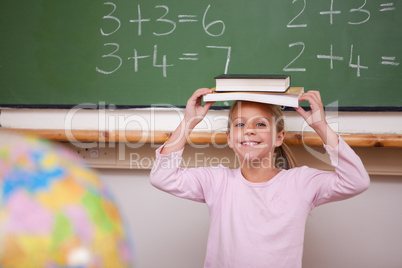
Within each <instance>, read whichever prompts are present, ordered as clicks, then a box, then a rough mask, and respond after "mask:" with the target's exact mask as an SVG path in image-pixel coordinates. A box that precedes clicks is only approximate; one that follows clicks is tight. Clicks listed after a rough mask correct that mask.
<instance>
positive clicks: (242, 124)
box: [235, 123, 245, 127]
mask: <svg viewBox="0 0 402 268" xmlns="http://www.w3.org/2000/svg"><path fill="white" fill-rule="evenodd" d="M235 126H236V127H244V126H245V124H244V123H237V124H236V125H235Z"/></svg>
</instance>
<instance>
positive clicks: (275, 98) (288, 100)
mask: <svg viewBox="0 0 402 268" xmlns="http://www.w3.org/2000/svg"><path fill="white" fill-rule="evenodd" d="M303 92H304V88H303V87H290V88H289V89H288V90H287V91H286V92H284V93H275V92H273V93H266V92H244V91H243V92H217V91H214V92H213V93H211V94H207V95H205V96H204V97H203V101H204V102H208V101H235V100H243V101H253V102H262V103H269V104H275V105H281V106H289V107H298V106H299V97H300V96H301V94H303Z"/></svg>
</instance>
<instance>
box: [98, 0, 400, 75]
mask: <svg viewBox="0 0 402 268" xmlns="http://www.w3.org/2000/svg"><path fill="white" fill-rule="evenodd" d="M325 1H326V3H327V7H326V8H324V9H322V10H319V11H314V12H315V13H313V12H312V11H311V10H309V8H311V5H308V4H307V3H308V0H288V3H287V5H288V7H290V8H291V9H292V11H295V14H296V15H294V16H293V17H289V18H288V19H287V21H286V23H285V24H283V25H282V26H278V25H264V26H268V27H284V29H286V30H285V31H286V32H287V33H288V36H293V35H294V32H295V31H302V30H303V29H306V28H309V27H312V26H315V27H317V25H311V23H312V22H311V21H309V20H308V18H309V17H310V16H311V14H313V15H314V14H315V16H317V17H320V18H322V19H321V20H320V21H321V22H322V21H325V22H326V25H320V26H321V27H328V31H331V28H330V27H332V26H333V25H336V24H338V25H339V24H340V23H344V24H345V27H356V28H358V27H362V25H364V24H367V23H369V22H370V20H372V16H373V15H375V16H376V17H379V16H385V17H386V16H388V14H393V13H394V12H396V11H397V8H396V5H395V3H394V2H387V1H384V2H380V3H376V4H373V3H371V5H370V6H369V5H368V4H367V0H361V1H360V2H359V4H357V5H356V6H354V7H349V8H344V7H343V8H339V7H338V4H339V3H340V2H341V0H325ZM321 3H323V2H321ZM103 5H104V6H105V9H106V10H107V12H105V15H104V16H103V17H102V22H103V25H104V27H103V28H101V29H100V34H101V35H102V36H104V37H109V36H111V37H113V36H114V35H115V34H116V33H117V32H119V31H120V29H121V26H122V24H123V23H124V24H126V25H128V26H129V27H131V28H133V29H134V31H133V32H134V33H135V35H136V36H137V37H138V38H141V37H142V36H145V35H153V36H154V37H157V38H163V36H169V35H172V34H180V33H177V31H178V29H180V27H181V26H182V25H197V28H198V29H202V33H203V34H205V36H207V37H212V38H217V39H214V40H219V41H222V40H223V41H224V40H225V39H223V38H224V36H225V34H226V32H227V27H231V25H226V24H227V23H226V22H225V21H224V20H222V19H220V18H214V16H216V15H211V13H212V12H211V11H212V10H213V9H214V6H211V4H207V5H205V7H204V8H205V9H203V10H202V12H201V13H202V15H199V14H197V12H194V13H193V12H185V13H182V14H178V15H177V13H175V12H172V11H171V9H170V7H169V6H167V5H155V6H152V7H151V8H150V7H149V6H148V7H147V8H144V7H143V6H142V5H140V4H138V5H136V10H135V12H133V17H132V18H130V19H125V20H124V21H122V20H121V19H120V18H119V17H118V16H117V15H116V13H117V12H116V10H118V9H119V8H120V7H119V6H118V5H117V4H116V3H114V2H105V3H103ZM340 6H344V5H340ZM122 8H123V7H122ZM177 9H179V8H177V7H176V8H175V11H178V10H177ZM259 12H262V13H264V10H261V11H259ZM344 13H348V14H349V16H347V20H342V21H338V20H337V18H338V17H337V16H339V15H341V14H344ZM150 14H152V15H150ZM212 14H214V13H212ZM106 26H108V27H106ZM199 26H201V27H199ZM401 26H402V25H401ZM152 27H154V28H152ZM250 27H255V26H250ZM258 27H261V25H258ZM144 29H146V32H144ZM150 29H151V30H150ZM162 29H163V30H162ZM237 38H240V39H241V38H242V36H241V31H239V37H237ZM160 40H161V41H162V39H160ZM230 40H231V39H230ZM278 42H279V41H278ZM217 44H219V45H217ZM217 44H215V45H214V44H210V45H207V46H202V47H199V48H198V49H194V50H191V51H188V49H183V51H182V52H181V53H180V55H177V53H176V54H166V53H161V51H164V48H163V46H164V44H157V43H156V42H155V43H153V44H148V48H144V47H141V48H136V47H133V48H132V49H131V52H130V54H127V52H124V53H126V54H124V55H123V53H122V52H121V49H120V44H119V43H118V42H117V41H116V42H107V43H104V44H103V45H104V51H106V52H105V53H104V54H103V55H100V57H101V58H102V59H103V60H105V61H106V60H107V61H108V62H109V64H105V66H107V67H99V66H97V67H96V68H95V69H96V71H97V72H99V73H101V74H105V75H109V74H113V73H115V72H117V71H118V70H119V69H121V67H122V66H123V65H129V66H132V67H131V68H132V71H133V72H134V73H138V72H140V70H141V69H144V68H145V69H146V68H149V67H152V68H160V69H161V76H162V77H168V74H169V70H170V68H172V67H174V66H177V65H179V64H180V62H197V61H199V60H200V59H201V58H203V57H205V54H207V53H210V52H206V51H208V50H210V51H216V53H217V54H216V58H217V60H218V61H220V60H221V59H222V65H224V69H223V70H222V71H223V72H224V73H228V70H229V65H230V64H231V60H233V59H237V58H241V57H244V55H239V54H238V51H239V50H238V49H234V47H233V45H230V44H227V45H221V44H220V43H219V42H217ZM286 46H287V47H286ZM346 47H347V50H346V49H345V48H339V45H338V47H337V46H336V44H333V43H331V42H330V41H329V42H328V46H327V48H325V49H323V51H316V50H317V49H316V48H314V50H315V51H316V52H315V54H311V52H309V53H307V52H306V51H312V50H308V49H306V48H307V45H306V42H304V41H303V40H297V41H295V42H292V43H288V44H286V43H285V50H286V49H289V53H287V54H289V55H291V59H290V60H289V61H288V62H283V63H282V64H283V65H282V66H280V68H281V69H282V71H284V72H306V71H307V69H308V66H303V63H302V62H304V61H303V60H302V59H304V58H309V59H310V58H314V59H316V60H317V61H321V62H328V69H329V70H334V69H336V68H350V69H352V70H354V72H355V76H356V77H361V76H364V72H365V71H366V70H368V69H369V68H371V67H372V66H373V65H371V66H369V64H368V63H367V61H366V59H367V58H368V57H373V55H361V54H359V52H360V51H361V47H358V46H356V44H354V43H352V42H351V43H350V44H347V45H346ZM179 49H180V48H179ZM234 51H236V52H234ZM169 53H172V52H170V51H169ZM269 53H277V52H275V51H268V52H267V53H265V54H266V55H268V54H269ZM232 54H233V55H232ZM268 56H269V55H268ZM376 57H378V58H376V62H377V64H378V65H380V66H383V67H384V68H396V67H398V66H399V65H400V62H399V59H398V57H397V55H393V54H392V52H391V53H389V52H388V51H387V50H385V51H383V52H382V55H380V56H376ZM249 60H250V61H253V59H252V58H250V59H249ZM110 62H112V63H113V64H110ZM267 62H268V61H267ZM337 63H339V64H337ZM100 64H102V63H100ZM267 64H268V63H267ZM310 64H311V63H309V65H310ZM371 64H372V63H371ZM102 66H103V65H102Z"/></svg>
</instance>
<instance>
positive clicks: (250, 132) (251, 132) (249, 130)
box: [244, 124, 256, 135]
mask: <svg viewBox="0 0 402 268" xmlns="http://www.w3.org/2000/svg"><path fill="white" fill-rule="evenodd" d="M255 133H256V132H255V128H253V126H250V124H248V125H247V126H246V129H245V130H244V134H245V135H255Z"/></svg>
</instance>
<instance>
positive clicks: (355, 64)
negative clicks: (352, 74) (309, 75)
mask: <svg viewBox="0 0 402 268" xmlns="http://www.w3.org/2000/svg"><path fill="white" fill-rule="evenodd" d="M301 1H303V6H302V7H301V10H300V12H299V13H298V14H297V15H296V16H295V17H293V18H292V19H291V20H290V21H289V23H288V24H287V25H286V27H287V28H307V27H308V24H307V23H300V20H302V17H303V14H304V13H305V12H306V8H307V0H293V1H292V4H295V3H296V2H301ZM335 4H336V0H330V3H329V9H328V10H325V11H320V12H319V14H320V15H323V16H328V18H329V24H330V25H333V24H334V20H335V17H336V15H340V14H341V13H342V12H344V11H343V10H340V9H337V8H335ZM366 5H367V0H363V4H362V5H361V6H359V7H356V8H351V9H349V10H346V12H350V13H355V14H359V15H363V16H356V17H358V18H360V19H359V20H356V21H348V24H349V25H356V26H358V25H361V24H364V23H367V22H368V21H369V20H370V18H371V13H372V12H373V11H370V10H368V9H367V8H366ZM395 10H396V7H395V5H394V3H393V2H388V3H381V4H379V6H378V9H377V10H376V11H378V12H383V13H385V12H394V11H395ZM289 34H291V33H289ZM292 47H299V48H300V52H299V54H297V55H296V56H295V57H294V58H293V59H292V60H291V61H290V62H289V63H288V64H287V65H286V66H285V67H284V68H283V71H285V72H305V71H306V70H307V68H306V67H294V65H295V64H296V65H297V63H295V62H296V61H297V60H299V59H300V58H302V56H303V53H304V51H305V48H306V45H305V43H304V42H303V41H298V42H294V43H291V44H289V48H292ZM326 53H327V54H317V55H316V57H317V59H320V60H327V61H328V62H329V68H330V69H331V70H332V69H334V62H335V61H344V60H345V57H344V56H343V55H336V54H335V55H334V52H333V44H329V51H328V52H326ZM309 56H310V55H309ZM348 56H349V58H348V59H349V60H348V67H349V68H352V69H356V77H360V76H361V71H362V70H365V69H366V70H367V69H368V68H369V66H365V65H364V64H363V63H362V59H361V55H359V54H357V55H356V53H355V48H354V45H353V44H351V45H350V53H349V55H348ZM378 62H379V64H381V65H388V66H394V67H396V66H399V64H400V63H399V62H397V60H396V56H394V55H384V56H381V59H378Z"/></svg>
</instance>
